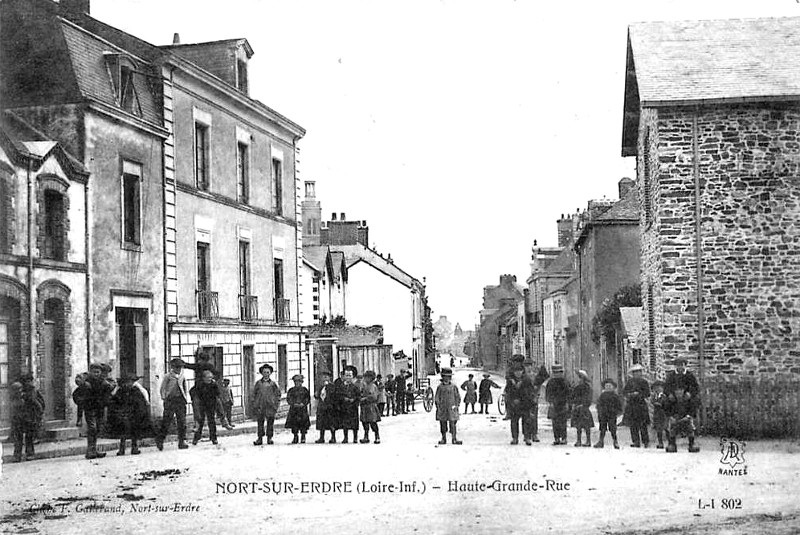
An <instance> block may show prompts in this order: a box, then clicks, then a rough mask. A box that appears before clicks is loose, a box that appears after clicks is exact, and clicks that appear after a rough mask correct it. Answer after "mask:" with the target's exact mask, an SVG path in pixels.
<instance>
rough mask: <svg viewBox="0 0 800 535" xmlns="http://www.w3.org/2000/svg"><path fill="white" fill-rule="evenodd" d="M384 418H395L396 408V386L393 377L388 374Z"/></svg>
mask: <svg viewBox="0 0 800 535" xmlns="http://www.w3.org/2000/svg"><path fill="white" fill-rule="evenodd" d="M385 388H386V416H396V415H397V406H396V405H395V394H396V392H397V385H396V384H395V382H394V375H393V374H391V373H390V374H389V375H387V376H386V385H385Z"/></svg>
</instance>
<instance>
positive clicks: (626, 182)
mask: <svg viewBox="0 0 800 535" xmlns="http://www.w3.org/2000/svg"><path fill="white" fill-rule="evenodd" d="M635 185H636V183H635V182H634V181H633V180H632V179H630V178H628V177H624V178H623V179H621V180H620V181H619V184H618V187H619V198H620V199H624V198H625V197H626V196H627V195H628V192H629V191H630V190H631V188H633V187H634V186H635Z"/></svg>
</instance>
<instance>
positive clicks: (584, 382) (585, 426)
mask: <svg viewBox="0 0 800 535" xmlns="http://www.w3.org/2000/svg"><path fill="white" fill-rule="evenodd" d="M591 404H592V383H591V381H590V379H589V374H587V373H586V372H585V371H583V370H578V384H576V385H575V387H574V388H573V389H572V427H574V428H575V429H576V430H577V432H578V438H577V439H576V441H575V447H580V446H584V447H587V448H588V447H590V446H591V445H592V427H594V418H593V417H592V413H591V411H590V410H589V407H590V406H591ZM581 432H584V433H585V434H586V442H584V443H581Z"/></svg>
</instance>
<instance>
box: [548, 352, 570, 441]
mask: <svg viewBox="0 0 800 535" xmlns="http://www.w3.org/2000/svg"><path fill="white" fill-rule="evenodd" d="M551 371H552V374H553V376H552V377H551V378H550V380H548V381H547V386H546V387H545V391H544V395H545V399H546V400H547V402H548V403H549V404H550V406H549V407H548V408H547V417H548V418H550V419H551V420H552V421H553V446H563V445H564V444H566V443H567V418H568V417H569V405H568V401H569V384H568V383H567V380H566V379H564V366H562V365H561V364H553V367H552V368H551Z"/></svg>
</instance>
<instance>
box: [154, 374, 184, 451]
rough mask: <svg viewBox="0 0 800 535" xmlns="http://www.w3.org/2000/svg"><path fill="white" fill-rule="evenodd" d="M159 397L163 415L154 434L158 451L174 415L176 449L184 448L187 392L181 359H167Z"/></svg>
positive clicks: (161, 447)
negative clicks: (161, 402) (161, 401)
mask: <svg viewBox="0 0 800 535" xmlns="http://www.w3.org/2000/svg"><path fill="white" fill-rule="evenodd" d="M161 399H162V400H164V415H163V417H162V418H161V429H160V431H159V433H158V435H157V436H156V447H157V448H158V450H159V451H161V450H163V449H164V439H165V438H166V436H167V431H169V426H170V424H171V423H172V418H173V417H174V418H175V423H176V426H177V428H178V449H181V450H185V449H186V448H188V447H189V445H188V444H186V403H187V402H188V401H189V393H188V391H187V385H186V377H184V375H183V360H181V359H177V358H176V359H172V360H171V361H169V373H168V374H167V375H165V376H164V379H163V380H162V381H161Z"/></svg>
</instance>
